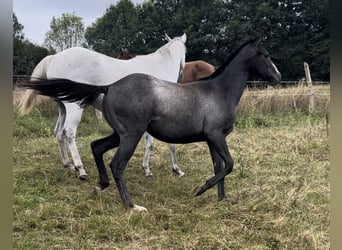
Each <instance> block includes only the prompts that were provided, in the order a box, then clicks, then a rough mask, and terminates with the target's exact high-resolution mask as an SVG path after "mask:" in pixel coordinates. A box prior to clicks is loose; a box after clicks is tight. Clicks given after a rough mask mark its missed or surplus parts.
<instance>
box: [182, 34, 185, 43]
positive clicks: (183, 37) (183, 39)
mask: <svg viewBox="0 0 342 250" xmlns="http://www.w3.org/2000/svg"><path fill="white" fill-rule="evenodd" d="M182 41H183V43H185V42H186V34H185V33H184V34H183V35H182Z"/></svg>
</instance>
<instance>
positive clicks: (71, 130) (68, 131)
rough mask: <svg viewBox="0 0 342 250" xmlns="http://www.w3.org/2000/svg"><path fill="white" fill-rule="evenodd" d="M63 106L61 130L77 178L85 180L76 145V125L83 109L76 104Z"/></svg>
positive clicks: (85, 175)
mask: <svg viewBox="0 0 342 250" xmlns="http://www.w3.org/2000/svg"><path fill="white" fill-rule="evenodd" d="M64 105H65V108H66V118H65V123H64V128H63V130H64V134H65V137H66V139H67V142H68V146H69V150H70V153H71V157H72V160H73V162H74V166H75V168H76V169H77V170H78V172H79V176H78V178H79V179H81V180H86V179H87V178H88V175H87V173H86V171H85V170H84V168H83V163H82V161H81V157H80V154H79V152H78V148H77V145H76V131H77V127H78V124H79V123H80V121H81V117H82V113H83V109H82V108H80V107H79V105H78V104H76V103H64Z"/></svg>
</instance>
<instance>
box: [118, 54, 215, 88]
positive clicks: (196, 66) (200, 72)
mask: <svg viewBox="0 0 342 250" xmlns="http://www.w3.org/2000/svg"><path fill="white" fill-rule="evenodd" d="M135 56H136V55H135V54H132V53H130V52H129V51H128V49H126V48H121V50H120V53H119V55H118V56H117V58H118V59H123V60H129V59H131V58H133V57H135ZM214 72H215V67H214V66H213V65H211V64H210V63H207V62H205V61H202V60H197V61H191V62H186V63H185V66H184V68H183V73H182V78H181V80H180V83H187V82H192V81H195V80H198V79H201V78H204V77H207V76H210V75H211V74H212V73H214Z"/></svg>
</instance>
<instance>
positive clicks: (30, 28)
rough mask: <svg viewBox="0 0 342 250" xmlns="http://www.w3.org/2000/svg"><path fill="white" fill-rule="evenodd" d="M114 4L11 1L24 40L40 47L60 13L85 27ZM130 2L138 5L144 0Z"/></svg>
mask: <svg viewBox="0 0 342 250" xmlns="http://www.w3.org/2000/svg"><path fill="white" fill-rule="evenodd" d="M131 1H132V0H131ZM116 2H117V0H57V1H56V0H32V1H29V0H13V12H14V13H15V14H16V16H17V18H18V21H19V23H21V24H22V25H24V29H23V33H24V34H25V38H27V39H28V40H29V41H31V42H33V43H35V44H38V45H42V43H43V42H44V38H45V33H46V32H47V31H48V30H49V29H50V22H51V20H52V17H53V16H55V17H57V18H58V17H61V15H62V13H69V14H75V15H76V16H79V17H82V19H83V23H84V25H85V27H87V26H89V25H90V24H92V23H93V22H94V21H95V20H96V19H97V18H99V17H101V16H103V15H104V14H105V12H106V8H107V7H109V6H110V5H111V4H116ZM132 2H133V3H138V4H140V3H142V2H144V0H133V1H132Z"/></svg>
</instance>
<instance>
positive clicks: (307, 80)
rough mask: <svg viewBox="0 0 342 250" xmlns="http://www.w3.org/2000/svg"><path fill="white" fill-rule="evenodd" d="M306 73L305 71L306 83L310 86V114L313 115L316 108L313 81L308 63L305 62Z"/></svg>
mask: <svg viewBox="0 0 342 250" xmlns="http://www.w3.org/2000/svg"><path fill="white" fill-rule="evenodd" d="M304 71H305V77H306V83H307V84H308V92H309V112H310V113H312V111H313V110H314V107H315V104H314V92H313V89H312V81H311V74H310V69H309V64H307V63H306V62H304Z"/></svg>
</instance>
